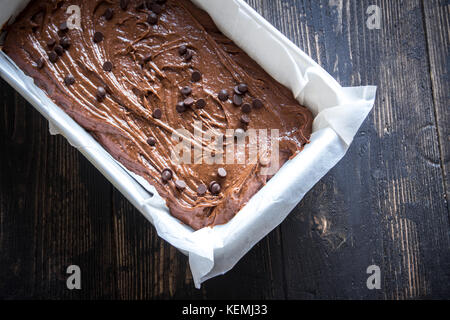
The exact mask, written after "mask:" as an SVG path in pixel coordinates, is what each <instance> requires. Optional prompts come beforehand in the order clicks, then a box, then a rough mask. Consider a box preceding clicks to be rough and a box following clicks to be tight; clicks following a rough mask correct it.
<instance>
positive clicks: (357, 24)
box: [0, 0, 450, 299]
mask: <svg viewBox="0 0 450 320" xmlns="http://www.w3.org/2000/svg"><path fill="white" fill-rule="evenodd" d="M247 2H248V3H249V4H250V5H251V6H252V7H254V8H255V9H256V10H257V11H258V12H259V13H261V14H262V15H263V16H264V17H265V18H266V19H267V20H268V21H270V22H271V23H272V24H274V26H275V27H276V28H277V29H279V30H280V31H281V32H282V33H284V34H285V35H286V36H287V37H288V38H290V39H291V40H292V41H293V42H294V43H295V44H297V45H298V46H299V47H300V48H301V49H303V50H304V51H305V52H306V53H308V54H309V55H310V56H311V57H312V58H313V59H314V60H316V61H317V62H318V63H319V64H320V65H321V66H322V67H324V68H325V69H326V70H327V71H328V72H329V73H330V74H331V75H332V76H333V77H335V78H336V79H337V80H338V81H339V82H340V83H341V84H342V85H343V86H358V85H369V84H371V85H372V84H373V85H377V86H378V94H377V100H376V103H375V107H374V110H373V111H372V113H371V114H370V116H369V117H368V119H367V120H366V121H365V123H364V125H363V126H362V128H361V130H360V131H359V133H358V134H357V136H356V138H355V140H354V142H353V145H352V146H351V148H350V150H349V152H348V154H347V155H346V157H345V158H344V159H343V160H342V161H341V162H340V163H339V165H337V166H336V167H335V168H334V169H333V170H332V171H331V172H330V173H329V174H328V175H327V176H326V177H325V178H323V179H322V180H321V181H320V182H319V183H318V184H317V185H316V186H315V187H314V188H313V189H312V190H311V191H310V192H309V193H308V195H307V196H306V197H305V198H304V199H303V200H302V201H301V203H300V204H299V205H298V206H297V207H296V209H295V210H294V211H293V212H292V213H291V214H290V216H289V217H288V218H287V219H286V221H285V222H284V223H283V224H282V225H281V226H280V227H278V228H276V229H275V230H274V231H273V232H271V233H270V234H269V235H268V236H267V237H266V238H264V239H263V240H262V241H261V242H259V244H258V245H256V246H255V247H254V248H253V249H252V250H251V251H250V252H249V253H248V254H247V255H246V256H245V257H244V258H243V259H242V260H241V261H240V262H239V263H238V264H237V265H236V267H235V268H234V269H233V270H231V271H230V272H228V273H227V274H226V275H224V276H221V277H217V278H215V279H212V280H209V281H207V282H206V283H205V284H204V285H203V286H202V289H201V290H196V289H195V288H194V285H193V281H192V278H191V275H190V271H189V266H188V261H187V258H186V257H185V256H184V255H182V254H181V253H180V252H178V251H177V250H176V249H175V248H173V247H172V246H170V245H169V244H168V243H166V242H165V241H163V240H161V239H159V238H158V236H157V234H156V232H155V230H154V228H153V227H152V225H151V224H150V223H149V222H147V220H145V218H144V217H143V216H142V215H141V214H140V213H139V212H138V211H137V210H136V209H134V208H133V207H132V205H131V204H130V203H128V201H127V200H126V199H124V197H123V196H122V195H121V194H120V193H119V192H118V191H117V190H116V189H114V187H113V186H112V185H111V184H110V183H109V182H108V181H107V180H106V179H105V178H104V177H103V176H102V175H101V174H100V173H99V172H98V171H97V170H96V169H95V168H94V167H93V166H92V165H91V164H90V163H89V162H88V161H87V160H86V159H85V158H83V156H82V155H81V154H80V153H78V151H76V149H74V148H72V147H71V146H70V145H69V144H68V143H67V142H66V141H65V139H64V138H62V137H61V136H56V137H55V136H51V135H50V134H49V132H48V123H47V121H46V120H45V119H44V118H43V117H42V116H40V115H39V113H38V112H37V111H36V110H34V109H33V107H32V106H31V105H29V104H28V103H27V102H26V101H25V100H24V99H23V98H21V97H20V95H19V94H17V93H16V92H15V91H14V90H13V89H12V88H11V87H9V86H8V85H7V84H6V83H5V82H4V81H2V80H0V87H1V89H0V101H1V102H0V103H1V106H0V153H1V156H0V299H23V298H34V299H44V298H51V299H97V298H98V299H144V298H145V299H152V298H202V299H209V298H237V299H240V298H247V299H248V298H252V299H259V298H264V299H271V298H276V299H285V298H287V299H336V298H339V299H411V298H435V299H438V298H447V299H448V298H450V249H449V248H450V225H449V205H448V195H449V183H450V181H449V159H450V141H449V140H450V135H449V127H450V119H449V101H450V97H449V82H448V81H449V75H448V71H449V66H448V60H449V59H448V55H449V11H450V4H449V1H445V0H408V1H406V0H405V1H401V0H385V1H380V0H364V1H360V0H320V1H319V0H291V1H288V0H284V1H283V0H247ZM373 4H376V5H378V6H379V7H380V8H381V13H382V24H381V29H380V30H369V29H368V28H367V27H366V20H367V18H368V15H367V14H366V10H367V8H368V7H369V6H370V5H373ZM72 264H76V265H79V266H80V268H81V271H82V290H74V291H70V290H68V289H67V288H66V277H67V275H66V273H65V271H66V268H67V267H68V266H69V265H72ZM372 264H375V265H378V266H380V268H381V278H382V286H381V289H380V290H368V289H367V287H366V279H367V277H368V275H367V274H366V269H367V267H368V266H369V265H372Z"/></svg>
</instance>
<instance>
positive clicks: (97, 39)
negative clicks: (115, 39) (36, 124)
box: [94, 31, 104, 43]
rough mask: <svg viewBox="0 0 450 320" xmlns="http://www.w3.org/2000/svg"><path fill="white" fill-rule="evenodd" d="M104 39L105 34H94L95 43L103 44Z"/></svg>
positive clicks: (98, 32)
mask: <svg viewBox="0 0 450 320" xmlns="http://www.w3.org/2000/svg"><path fill="white" fill-rule="evenodd" d="M103 38H104V36H103V33H101V32H100V31H97V32H95V33H94V42H95V43H99V42H102V41H103Z"/></svg>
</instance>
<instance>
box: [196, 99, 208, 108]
mask: <svg viewBox="0 0 450 320" xmlns="http://www.w3.org/2000/svg"><path fill="white" fill-rule="evenodd" d="M195 105H196V106H197V108H198V109H203V108H204V107H206V101H205V99H201V98H200V99H198V100H197V102H196V103H195Z"/></svg>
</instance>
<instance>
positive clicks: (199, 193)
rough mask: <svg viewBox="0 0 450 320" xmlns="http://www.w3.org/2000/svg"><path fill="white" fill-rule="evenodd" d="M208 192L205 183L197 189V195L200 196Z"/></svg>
mask: <svg viewBox="0 0 450 320" xmlns="http://www.w3.org/2000/svg"><path fill="white" fill-rule="evenodd" d="M206 191H208V188H207V187H206V185H204V184H203V183H202V184H200V185H199V186H198V187H197V194H198V195H199V196H204V195H205V194H206Z"/></svg>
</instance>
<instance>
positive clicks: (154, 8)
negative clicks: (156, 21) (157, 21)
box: [150, 3, 162, 14]
mask: <svg viewBox="0 0 450 320" xmlns="http://www.w3.org/2000/svg"><path fill="white" fill-rule="evenodd" d="M150 10H152V11H153V12H154V13H156V14H160V13H161V12H162V6H160V5H159V4H157V3H154V4H152V7H151V8H150Z"/></svg>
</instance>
